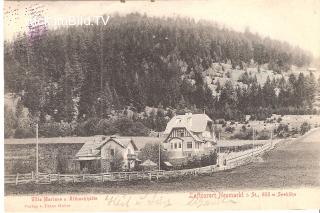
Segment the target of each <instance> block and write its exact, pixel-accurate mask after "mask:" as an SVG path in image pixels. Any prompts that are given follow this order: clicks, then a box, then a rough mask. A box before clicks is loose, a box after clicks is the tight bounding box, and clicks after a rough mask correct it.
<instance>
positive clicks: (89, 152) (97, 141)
mask: <svg viewBox="0 0 320 213" xmlns="http://www.w3.org/2000/svg"><path fill="white" fill-rule="evenodd" d="M106 141H107V139H106V138H105V137H101V136H99V137H94V138H93V139H91V140H88V141H87V142H85V144H84V145H83V146H82V147H81V149H80V150H79V151H78V153H77V154H76V157H94V156H97V155H98V154H100V149H99V148H100V147H101V145H102V144H104V143H105V142H106Z"/></svg>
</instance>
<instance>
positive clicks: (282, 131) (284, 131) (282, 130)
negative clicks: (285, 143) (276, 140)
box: [274, 124, 289, 138]
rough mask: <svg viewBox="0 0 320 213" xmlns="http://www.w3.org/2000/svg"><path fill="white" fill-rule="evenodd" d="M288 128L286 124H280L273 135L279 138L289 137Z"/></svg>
mask: <svg viewBox="0 0 320 213" xmlns="http://www.w3.org/2000/svg"><path fill="white" fill-rule="evenodd" d="M288 132H289V127H288V125H287V124H280V125H279V126H278V127H277V128H276V129H275V130H274V133H275V134H276V135H277V136H278V137H280V138H285V137H288V136H289V133H288Z"/></svg>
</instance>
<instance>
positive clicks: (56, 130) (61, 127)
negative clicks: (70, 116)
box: [39, 122, 73, 138]
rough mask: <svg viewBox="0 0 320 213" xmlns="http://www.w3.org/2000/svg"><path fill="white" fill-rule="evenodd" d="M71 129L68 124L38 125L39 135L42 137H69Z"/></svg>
mask: <svg viewBox="0 0 320 213" xmlns="http://www.w3.org/2000/svg"><path fill="white" fill-rule="evenodd" d="M72 132H73V128H72V126H71V124H69V123H65V122H62V123H58V122H52V123H44V124H40V125H39V135H40V136H43V137H49V138H50V137H65V136H71V135H72Z"/></svg>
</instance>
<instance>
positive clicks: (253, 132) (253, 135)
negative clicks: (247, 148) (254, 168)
mask: <svg viewBox="0 0 320 213" xmlns="http://www.w3.org/2000/svg"><path fill="white" fill-rule="evenodd" d="M254 139H255V131H254V127H252V157H253V152H254Z"/></svg>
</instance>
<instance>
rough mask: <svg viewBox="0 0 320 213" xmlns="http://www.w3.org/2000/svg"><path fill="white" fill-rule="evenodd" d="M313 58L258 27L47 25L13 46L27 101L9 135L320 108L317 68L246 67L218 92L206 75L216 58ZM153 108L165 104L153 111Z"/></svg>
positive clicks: (9, 67) (241, 64)
mask: <svg viewBox="0 0 320 213" xmlns="http://www.w3.org/2000/svg"><path fill="white" fill-rule="evenodd" d="M311 60H312V56H311V54H310V53H309V52H306V51H304V50H302V49H300V48H298V47H293V46H290V45H289V44H287V43H285V42H280V41H277V40H272V39H270V38H263V37H261V36H259V35H257V34H253V33H251V32H250V31H249V30H246V31H245V32H244V33H240V32H236V31H233V30H231V29H227V28H223V27H220V26H218V25H215V24H214V23H208V22H206V21H198V22H196V21H195V20H193V19H188V18H178V17H177V18H155V17H147V16H146V15H140V14H129V15H126V16H120V15H117V14H114V15H112V16H111V18H110V20H109V22H108V24H107V25H105V26H104V25H91V26H85V25H83V26H70V27H68V28H59V29H55V30H48V31H47V32H45V33H44V34H43V35H41V36H39V37H38V38H36V39H30V38H29V36H28V33H26V34H23V35H20V36H18V37H17V38H16V39H14V40H13V41H10V42H6V43H5V48H4V61H5V64H4V78H5V92H6V93H13V94H15V96H17V97H19V100H20V101H19V102H18V104H17V107H16V110H15V112H14V113H13V112H12V111H10V109H5V111H6V112H5V116H6V117H5V121H6V124H5V127H6V132H5V135H6V137H12V136H14V137H31V136H32V135H33V134H34V133H33V130H28V129H26V128H27V126H28V125H29V124H28V122H29V123H32V120H34V119H35V118H39V119H40V123H41V125H40V134H42V136H47V137H50V136H66V135H93V134H114V133H121V134H124V135H146V134H148V133H147V132H148V131H149V129H153V130H155V131H163V129H164V127H165V124H166V121H167V119H168V118H170V117H171V116H172V115H173V114H174V113H179V112H181V111H183V110H186V109H188V110H191V111H193V112H203V111H204V110H205V111H206V113H207V114H208V115H209V116H210V117H212V118H213V119H216V118H224V119H228V120H242V119H244V116H245V115H247V114H249V115H252V118H253V119H265V118H266V117H267V116H269V115H271V113H277V114H310V113H316V112H315V111H314V110H313V108H312V103H313V101H314V96H315V92H316V86H317V81H316V79H315V76H314V75H313V74H312V73H310V74H309V75H303V74H300V75H299V76H295V75H293V74H292V75H290V76H289V78H285V77H284V76H283V77H282V78H271V77H270V78H269V77H268V79H267V80H266V82H265V83H264V84H261V83H259V82H258V81H257V78H256V76H255V75H252V74H251V73H249V72H245V73H244V74H242V75H241V77H240V79H239V80H238V82H241V83H243V85H246V86H245V87H239V86H237V85H236V84H235V82H234V81H232V80H227V81H226V82H225V83H223V84H220V83H219V82H218V83H216V84H215V89H214V90H215V91H213V90H212V88H211V87H209V85H208V82H207V81H206V80H205V76H206V74H205V73H206V71H207V70H209V69H211V68H212V65H213V64H222V65H223V64H228V65H230V66H231V69H235V70H237V69H239V70H246V69H247V67H248V66H249V65H251V66H255V67H257V69H258V70H259V69H260V66H264V65H267V67H268V69H269V70H272V71H273V72H274V73H275V74H282V73H286V72H287V71H288V70H289V69H290V67H291V66H292V65H294V66H296V67H303V66H308V64H309V63H310V62H311ZM222 65H221V67H222V69H224V66H222ZM147 106H148V107H155V108H157V109H158V110H157V111H154V110H153V111H151V113H150V112H146V111H145V108H146V107H147ZM23 108H27V109H28V111H29V115H28V118H25V117H23V115H22V114H23V113H22V111H23ZM120 114H121V116H120ZM22 117H23V118H22ZM29 126H30V125H29ZM65 129H67V130H65ZM49 130H50V131H49Z"/></svg>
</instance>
